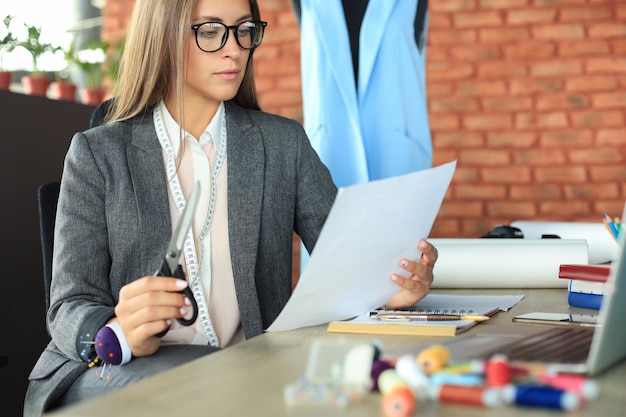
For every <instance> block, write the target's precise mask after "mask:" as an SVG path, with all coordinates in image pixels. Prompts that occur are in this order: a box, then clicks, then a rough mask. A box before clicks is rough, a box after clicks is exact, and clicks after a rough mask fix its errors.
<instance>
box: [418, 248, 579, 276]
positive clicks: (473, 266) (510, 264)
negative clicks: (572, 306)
mask: <svg viewBox="0 0 626 417" xmlns="http://www.w3.org/2000/svg"><path fill="white" fill-rule="evenodd" d="M429 241H430V243H432V244H433V245H435V247H436V248H437V251H438V253H439V257H438V259H437V263H436V264H435V268H434V270H433V274H434V276H435V279H434V281H433V285H432V288H566V287H567V284H568V282H569V281H568V280H566V279H560V278H559V266H560V265H561V264H586V263H587V259H588V255H587V253H588V251H587V241H586V240H582V239H506V238H503V239H500V238H493V239H429Z"/></svg>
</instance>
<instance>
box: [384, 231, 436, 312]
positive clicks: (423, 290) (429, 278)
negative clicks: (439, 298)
mask: <svg viewBox="0 0 626 417" xmlns="http://www.w3.org/2000/svg"><path fill="white" fill-rule="evenodd" d="M417 248H418V250H420V251H421V252H422V255H421V256H420V259H419V261H412V260H410V259H404V258H403V259H400V266H401V267H402V269H404V270H406V271H407V272H410V273H411V276H409V277H408V278H405V277H402V276H400V275H398V274H392V275H391V280H392V281H393V282H395V283H396V284H397V285H398V286H399V287H401V290H400V291H399V292H398V293H397V294H396V295H394V296H393V298H392V299H391V300H389V301H388V302H387V304H385V307H387V308H391V309H394V308H405V307H410V306H412V305H413V304H415V303H417V302H418V301H419V300H421V299H422V298H424V297H425V296H426V294H428V292H429V291H430V285H431V284H432V283H433V268H434V267H435V262H436V261H437V256H438V255H437V249H436V248H435V247H434V246H433V245H431V244H430V243H428V242H426V241H425V240H420V241H419V242H418V243H417Z"/></svg>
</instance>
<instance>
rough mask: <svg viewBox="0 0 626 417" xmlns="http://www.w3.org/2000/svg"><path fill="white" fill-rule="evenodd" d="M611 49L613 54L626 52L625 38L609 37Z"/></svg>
mask: <svg viewBox="0 0 626 417" xmlns="http://www.w3.org/2000/svg"><path fill="white" fill-rule="evenodd" d="M610 43H611V51H612V53H613V55H618V56H619V55H625V54H626V39H611V40H610Z"/></svg>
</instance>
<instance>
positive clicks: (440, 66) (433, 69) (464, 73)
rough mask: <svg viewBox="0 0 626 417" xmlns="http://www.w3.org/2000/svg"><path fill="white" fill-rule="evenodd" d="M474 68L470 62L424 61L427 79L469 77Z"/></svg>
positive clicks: (447, 79) (443, 79)
mask: <svg viewBox="0 0 626 417" xmlns="http://www.w3.org/2000/svg"><path fill="white" fill-rule="evenodd" d="M473 72H474V69H473V68H472V66H471V65H470V64H460V63H453V62H430V63H426V73H427V74H428V80H429V81H449V80H459V79H464V78H471V75H472V74H473Z"/></svg>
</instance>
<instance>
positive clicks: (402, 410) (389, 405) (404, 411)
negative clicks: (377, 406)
mask: <svg viewBox="0 0 626 417" xmlns="http://www.w3.org/2000/svg"><path fill="white" fill-rule="evenodd" d="M415 403H416V401H415V397H414V396H413V392H412V391H411V389H410V388H409V387H408V386H397V387H395V388H394V389H392V390H391V391H390V392H388V393H387V394H385V395H384V396H383V402H382V409H383V414H384V415H385V417H409V416H410V415H412V414H413V410H415Z"/></svg>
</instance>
